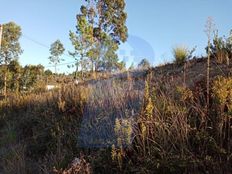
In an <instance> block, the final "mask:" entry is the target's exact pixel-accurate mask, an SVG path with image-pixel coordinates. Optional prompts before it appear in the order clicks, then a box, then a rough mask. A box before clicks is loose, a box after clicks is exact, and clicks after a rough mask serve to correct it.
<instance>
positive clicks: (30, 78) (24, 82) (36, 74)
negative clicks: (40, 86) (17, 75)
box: [20, 65, 44, 89]
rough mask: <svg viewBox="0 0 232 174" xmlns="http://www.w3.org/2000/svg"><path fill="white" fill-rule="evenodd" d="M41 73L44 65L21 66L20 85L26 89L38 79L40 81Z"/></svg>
mask: <svg viewBox="0 0 232 174" xmlns="http://www.w3.org/2000/svg"><path fill="white" fill-rule="evenodd" d="M43 74H44V67H43V66H42V65H26V66H25V67H24V68H23V72H22V76H21V84H20V86H21V87H22V88H26V89H29V88H31V87H33V86H35V84H36V83H37V82H38V81H40V82H41V80H42V79H41V76H42V75H43Z"/></svg>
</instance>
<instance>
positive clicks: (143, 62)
mask: <svg viewBox="0 0 232 174" xmlns="http://www.w3.org/2000/svg"><path fill="white" fill-rule="evenodd" d="M150 66H151V65H150V62H149V61H148V60H147V59H146V58H145V59H142V60H141V62H140V63H139V64H138V68H141V69H147V68H150Z"/></svg>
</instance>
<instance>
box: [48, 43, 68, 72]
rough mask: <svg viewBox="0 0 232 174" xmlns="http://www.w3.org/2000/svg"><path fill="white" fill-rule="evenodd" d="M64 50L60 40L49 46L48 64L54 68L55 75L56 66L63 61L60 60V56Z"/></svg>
mask: <svg viewBox="0 0 232 174" xmlns="http://www.w3.org/2000/svg"><path fill="white" fill-rule="evenodd" d="M64 51H65V49H64V46H63V44H62V43H61V41H60V40H56V41H55V42H54V43H52V44H51V48H50V54H51V56H50V57H49V60H50V63H52V64H53V65H54V67H55V73H56V66H57V64H58V63H60V61H63V59H61V58H60V56H61V55H62V54H63V53H64Z"/></svg>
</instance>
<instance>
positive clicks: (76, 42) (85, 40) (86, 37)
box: [69, 9, 93, 77]
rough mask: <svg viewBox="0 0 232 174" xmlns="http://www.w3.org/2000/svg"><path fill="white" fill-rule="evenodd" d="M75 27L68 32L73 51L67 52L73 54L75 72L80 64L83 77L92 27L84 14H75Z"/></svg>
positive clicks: (89, 47)
mask: <svg viewBox="0 0 232 174" xmlns="http://www.w3.org/2000/svg"><path fill="white" fill-rule="evenodd" d="M82 11H83V9H82ZM83 13H84V12H83ZM76 29H77V31H76V33H74V32H72V31H70V33H69V37H70V40H71V42H72V45H73V46H74V52H69V54H70V55H71V56H73V57H74V58H75V60H76V63H75V65H76V73H75V74H77V71H78V67H79V66H80V67H81V74H82V77H83V71H84V69H86V66H87V61H86V58H87V55H88V52H89V51H90V49H91V45H92V39H93V38H92V36H93V28H92V27H91V25H90V24H89V23H88V21H87V20H86V18H85V16H84V15H77V24H76Z"/></svg>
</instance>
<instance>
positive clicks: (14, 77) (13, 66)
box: [8, 60, 22, 94]
mask: <svg viewBox="0 0 232 174" xmlns="http://www.w3.org/2000/svg"><path fill="white" fill-rule="evenodd" d="M8 69H9V74H10V77H11V78H10V79H9V87H10V89H11V90H12V91H15V92H16V94H18V93H19V89H20V78H21V73H22V67H21V65H20V64H19V62H18V60H12V61H11V62H10V63H9V68H8Z"/></svg>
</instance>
